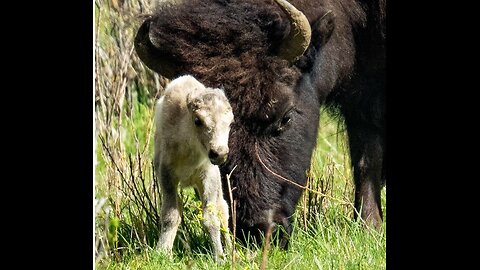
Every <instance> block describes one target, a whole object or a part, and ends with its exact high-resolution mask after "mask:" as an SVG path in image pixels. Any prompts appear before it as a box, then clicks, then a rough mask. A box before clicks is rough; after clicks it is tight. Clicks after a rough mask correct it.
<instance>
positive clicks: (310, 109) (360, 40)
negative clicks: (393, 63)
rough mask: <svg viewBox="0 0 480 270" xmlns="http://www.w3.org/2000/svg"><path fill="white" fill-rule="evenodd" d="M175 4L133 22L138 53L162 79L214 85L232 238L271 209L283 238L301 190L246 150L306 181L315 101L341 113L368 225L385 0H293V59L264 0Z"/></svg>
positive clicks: (378, 215)
mask: <svg viewBox="0 0 480 270" xmlns="http://www.w3.org/2000/svg"><path fill="white" fill-rule="evenodd" d="M183 2H184V3H182V4H179V5H177V6H175V7H171V6H168V7H164V8H162V7H161V6H160V7H159V9H158V10H157V11H156V12H155V13H154V14H152V16H151V17H149V18H148V19H147V20H146V21H145V22H144V23H143V25H142V26H141V28H140V29H139V31H138V34H137V37H136V48H137V53H138V54H139V56H140V58H141V59H142V61H144V63H146V64H147V65H148V66H149V67H150V68H152V69H154V70H156V71H157V72H159V73H161V74H163V75H165V76H167V77H170V78H173V77H176V76H179V75H182V74H191V75H193V76H195V77H196V78H197V79H198V80H199V81H201V82H202V83H204V84H205V85H208V86H209V87H222V88H224V89H225V93H226V95H227V96H228V98H229V100H230V102H231V104H232V108H233V112H234V115H235V123H234V125H233V126H232V129H231V134H230V149H231V150H230V154H229V158H228V161H227V163H226V164H225V165H224V166H222V168H221V170H222V172H223V174H224V175H225V174H226V173H230V172H231V171H232V169H233V168H234V167H235V166H236V169H235V170H234V172H233V173H232V175H231V181H232V186H233V187H234V191H233V197H234V199H235V200H236V213H237V216H236V217H235V218H236V224H237V232H238V236H242V235H243V234H244V233H247V232H249V233H251V234H252V235H254V236H255V235H258V232H259V231H258V229H260V230H266V228H267V227H268V226H269V225H270V223H269V220H268V218H267V217H268V213H269V212H270V211H271V213H273V222H274V223H275V224H280V225H283V226H284V227H285V228H286V231H287V234H284V235H283V236H284V237H283V241H282V245H283V246H286V244H287V243H288V241H287V240H288V237H287V236H288V235H289V234H290V232H291V217H292V215H293V213H294V210H295V205H296V204H297V202H298V200H299V198H300V195H301V193H302V189H300V188H298V187H296V186H294V185H292V184H290V183H287V182H285V181H282V180H281V179H279V178H278V177H276V176H274V175H273V174H272V173H271V172H269V171H268V170H266V169H265V168H264V167H263V166H262V164H261V163H260V161H259V159H258V158H257V154H258V156H259V157H260V158H261V159H262V160H263V162H264V163H265V164H266V166H268V167H269V168H270V169H271V170H273V171H275V172H276V173H278V174H280V175H282V176H283V177H286V178H288V179H292V180H294V181H296V182H297V183H298V184H300V185H305V182H306V175H305V172H306V171H307V170H308V168H309V165H310V159H311V154H312V151H313V148H314V146H315V141H316V135H317V128H318V120H319V109H320V106H321V105H322V104H326V105H328V106H329V107H330V108H336V110H335V111H337V112H340V113H341V114H342V115H343V116H344V117H345V122H346V125H347V130H348V134H349V139H350V149H351V157H352V164H353V167H354V176H355V184H356V193H355V194H356V196H355V206H356V207H357V209H361V215H362V217H363V218H364V219H365V220H367V222H368V223H369V224H373V225H374V226H376V227H379V226H381V221H382V211H381V205H380V189H381V187H382V186H383V185H384V183H385V168H384V159H385V136H384V135H385V134H384V132H385V48H384V45H385V44H384V43H385V1H384V0H380V1H378V0H377V1H353V0H319V1H305V0H292V1H291V3H292V4H293V5H294V6H295V7H296V8H298V9H299V10H300V11H302V12H303V13H304V14H305V15H306V17H307V18H308V20H309V22H310V25H311V28H312V38H311V43H310V46H309V47H308V49H307V51H306V52H305V53H304V54H303V56H302V57H301V58H300V59H298V60H297V61H296V62H294V63H289V61H287V60H284V59H282V58H281V57H279V56H277V53H278V50H279V46H280V45H279V44H280V43H281V41H282V40H283V39H284V38H285V37H286V36H287V35H288V33H289V31H290V23H289V20H288V18H287V17H286V15H285V14H284V12H283V11H282V9H280V8H279V6H278V5H277V4H276V3H275V2H273V1H272V0H188V1H183ZM224 190H225V191H227V188H226V185H225V187H224ZM226 194H228V192H226ZM227 197H228V196H227ZM361 206H362V207H361Z"/></svg>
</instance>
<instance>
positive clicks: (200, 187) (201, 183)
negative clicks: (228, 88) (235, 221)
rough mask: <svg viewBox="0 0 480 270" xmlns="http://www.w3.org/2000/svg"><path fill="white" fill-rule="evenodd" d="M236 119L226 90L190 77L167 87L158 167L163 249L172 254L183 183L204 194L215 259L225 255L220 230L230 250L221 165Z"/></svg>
mask: <svg viewBox="0 0 480 270" xmlns="http://www.w3.org/2000/svg"><path fill="white" fill-rule="evenodd" d="M232 121H233V113H232V108H231V107H230V104H229V102H228V100H227V98H226V97H225V94H224V93H223V91H222V90H221V89H213V88H206V87H205V86H204V85H203V84H201V83H200V82H198V81H197V80H196V79H195V78H193V77H192V76H188V75H187V76H182V77H179V78H177V79H175V80H173V81H172V82H170V83H169V84H168V85H167V87H166V88H165V93H164V95H163V96H162V97H161V98H160V99H159V101H158V102H157V105H156V109H155V125H156V129H155V156H154V166H155V173H156V175H157V180H158V182H159V183H160V187H161V194H162V205H161V225H162V227H161V231H160V238H159V241H158V244H157V248H158V249H163V250H166V251H168V252H171V250H172V247H173V242H174V239H175V236H176V233H177V229H178V226H179V225H180V221H181V208H182V206H181V205H179V203H181V201H180V198H179V196H178V190H177V187H178V186H179V184H180V186H181V187H189V186H193V187H194V188H195V189H196V190H197V191H198V194H200V197H201V199H202V208H203V218H204V220H203V222H204V225H205V227H206V229H207V231H208V233H209V234H210V238H211V240H212V242H213V248H214V252H215V258H216V259H217V260H218V259H219V257H223V254H224V253H223V248H222V244H221V233H220V232H221V231H223V232H224V240H225V244H226V246H227V248H230V245H231V242H230V238H229V236H228V205H227V203H226V202H225V200H224V199H223V193H222V185H221V179H220V171H219V169H218V166H217V165H219V164H222V163H223V162H225V160H226V159H227V155H228V133H229V132H230V124H231V123H232Z"/></svg>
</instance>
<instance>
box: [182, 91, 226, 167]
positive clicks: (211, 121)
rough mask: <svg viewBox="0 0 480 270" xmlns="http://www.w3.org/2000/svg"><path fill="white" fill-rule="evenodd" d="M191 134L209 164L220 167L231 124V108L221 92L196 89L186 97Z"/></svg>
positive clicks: (224, 158)
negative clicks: (196, 139) (206, 156)
mask: <svg viewBox="0 0 480 270" xmlns="http://www.w3.org/2000/svg"><path fill="white" fill-rule="evenodd" d="M187 106H188V109H189V110H190V112H191V115H192V118H191V124H192V126H193V132H194V133H195V134H196V135H197V136H196V137H197V138H198V141H199V143H200V144H201V145H202V146H203V148H204V149H205V150H206V152H205V153H206V154H207V155H208V158H209V159H210V162H212V164H215V165H220V164H222V163H224V162H225V161H226V160H227V156H228V134H229V133H230V124H231V123H232V122H233V113H232V107H231V106H230V103H229V102H228V99H227V98H226V97H225V94H224V92H223V90H221V89H218V88H204V89H196V90H195V92H193V93H191V94H189V95H188V97H187Z"/></svg>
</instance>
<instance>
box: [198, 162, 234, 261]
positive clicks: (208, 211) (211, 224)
mask: <svg viewBox="0 0 480 270" xmlns="http://www.w3.org/2000/svg"><path fill="white" fill-rule="evenodd" d="M202 184H203V185H200V186H198V187H197V189H198V191H199V193H200V194H201V197H202V208H203V224H204V226H205V229H206V230H207V232H208V234H209V235H210V239H211V241H212V244H213V249H214V255H215V260H217V261H218V260H219V259H220V258H223V256H224V253H223V247H222V242H221V233H220V229H221V228H222V227H226V225H223V224H222V223H225V222H228V216H227V218H226V219H225V218H224V217H223V215H224V211H225V207H224V206H227V204H226V203H225V204H224V205H223V206H222V204H221V203H219V200H218V198H221V197H222V186H221V182H220V171H219V169H218V167H216V166H213V165H212V166H210V167H208V168H207V169H206V171H205V174H204V175H203V179H202ZM222 200H223V198H222ZM226 212H227V215H228V206H227V210H226ZM224 219H225V220H224ZM227 224H228V223H227Z"/></svg>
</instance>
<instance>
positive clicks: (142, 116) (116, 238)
mask: <svg viewBox="0 0 480 270" xmlns="http://www.w3.org/2000/svg"><path fill="white" fill-rule="evenodd" d="M150 9H151V6H150V5H149V2H148V1H144V0H140V1H129V0H124V1H120V0H119V1H114V0H108V1H106V0H104V1H99V0H96V1H95V24H96V46H95V47H96V48H95V49H96V50H95V56H96V65H95V68H96V78H95V102H96V112H95V124H96V177H95V201H96V209H95V215H96V219H95V224H96V228H95V240H96V243H95V244H96V246H95V249H96V250H95V253H96V256H95V260H96V262H95V265H96V268H97V269H259V268H260V265H261V264H262V247H254V246H248V247H242V246H239V245H236V253H235V256H234V257H232V256H228V257H227V259H226V261H225V262H224V263H223V264H221V265H219V264H216V263H215V262H214V261H213V256H212V247H211V244H210V243H209V240H208V237H207V235H206V233H205V232H204V231H203V228H202V225H201V218H202V213H201V207H200V201H199V200H198V198H196V195H195V193H194V192H193V189H187V190H185V191H183V193H182V200H183V202H184V216H183V217H184V219H183V220H182V224H181V225H180V229H179V233H178V236H177V238H176V240H175V245H174V255H173V256H172V257H169V256H166V255H165V254H161V253H158V252H157V251H155V250H154V249H153V248H152V247H155V244H156V241H157V237H158V214H157V210H158V209H159V208H158V203H159V193H158V186H157V185H156V183H155V182H154V181H152V180H153V177H154V176H153V170H152V165H151V160H152V150H153V145H152V137H153V132H152V120H153V115H152V112H153V104H154V101H155V99H156V98H157V97H158V96H159V95H160V94H161V91H162V90H163V88H162V86H163V85H164V84H165V81H164V80H163V79H162V78H161V77H159V76H158V75H156V74H154V73H152V72H151V71H150V70H148V68H146V67H145V66H143V65H142V64H141V63H140V61H139V59H138V57H137V56H136V54H135V52H134V50H133V47H132V46H133V42H132V41H133V35H134V32H135V30H136V29H137V28H138V26H139V23H140V22H141V18H139V16H138V15H139V14H141V13H142V12H148V10H150ZM308 176H309V185H310V189H311V190H313V191H307V192H305V193H304V195H303V197H302V199H301V202H300V203H299V205H298V209H297V212H296V215H295V224H294V233H293V234H294V235H293V237H292V240H291V242H290V248H289V250H288V251H281V250H279V249H277V248H275V247H272V248H271V249H270V250H269V252H268V257H267V258H268V260H267V264H268V265H267V269H296V270H298V269H385V268H386V234H385V231H386V230H385V229H386V222H385V221H386V218H385V216H384V226H383V230H382V232H376V231H373V230H370V229H368V228H366V227H364V226H362V224H361V221H360V222H357V221H354V220H353V211H354V210H353V205H352V202H353V185H352V180H351V170H350V166H349V159H348V148H347V147H346V135H345V133H344V132H343V129H342V125H341V124H339V123H338V122H337V121H336V120H334V119H332V118H330V117H329V116H328V115H327V114H326V113H324V112H322V116H321V130H320V132H319V134H318V139H317V147H316V149H315V152H314V155H313V159H312V164H311V169H310V172H309V174H308ZM385 198H386V193H385V189H384V190H383V192H382V206H383V210H384V215H386V208H385V207H386V201H385Z"/></svg>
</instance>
